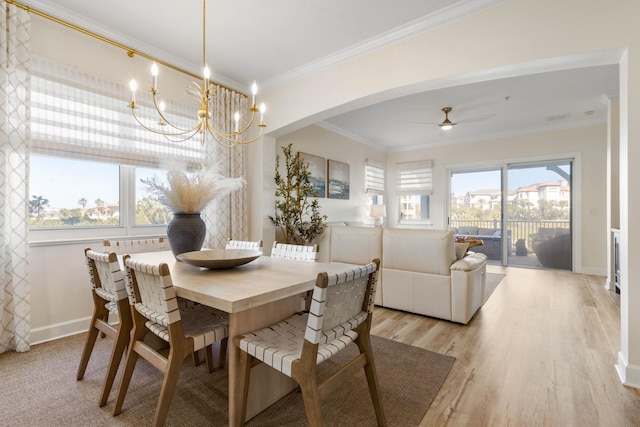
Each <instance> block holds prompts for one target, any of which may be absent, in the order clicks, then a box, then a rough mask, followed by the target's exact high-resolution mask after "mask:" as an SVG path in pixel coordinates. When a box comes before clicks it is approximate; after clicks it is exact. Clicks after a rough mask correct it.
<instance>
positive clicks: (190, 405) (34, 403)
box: [0, 334, 455, 427]
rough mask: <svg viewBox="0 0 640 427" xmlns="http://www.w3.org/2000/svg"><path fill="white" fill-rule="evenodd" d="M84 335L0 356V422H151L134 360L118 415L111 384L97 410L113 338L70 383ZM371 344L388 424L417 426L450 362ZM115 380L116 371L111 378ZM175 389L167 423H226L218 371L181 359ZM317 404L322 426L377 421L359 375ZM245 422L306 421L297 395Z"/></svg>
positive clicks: (145, 379)
mask: <svg viewBox="0 0 640 427" xmlns="http://www.w3.org/2000/svg"><path fill="white" fill-rule="evenodd" d="M85 336H86V335H85V334H80V335H76V336H72V337H67V338H63V339H59V340H56V341H52V342H49V343H44V344H40V345H36V346H34V347H33V348H32V349H31V351H29V352H27V353H5V354H2V355H0V366H1V367H2V381H0V408H2V411H0V425H2V426H6V427H10V426H20V427H24V426H41V427H46V426H70V427H73V426H88V425H91V426H136V427H142V426H147V425H150V424H151V419H152V417H153V413H154V411H155V405H156V403H157V398H158V393H159V391H160V384H161V375H160V373H159V371H157V370H156V369H154V368H153V367H151V365H149V364H147V363H146V362H145V361H143V360H140V361H139V362H138V364H137V366H136V370H135V372H134V375H133V379H132V382H131V386H130V388H129V392H128V393H127V397H126V399H125V402H124V406H123V412H122V413H121V414H120V415H118V416H117V417H113V416H112V415H111V413H112V410H113V404H114V401H115V395H116V387H114V390H113V391H112V392H111V396H110V399H109V402H108V403H107V405H106V406H104V407H102V408H99V407H98V398H99V394H100V389H101V387H102V381H103V376H104V372H105V367H106V364H107V361H108V358H109V353H110V350H111V343H112V341H111V340H110V339H108V338H105V339H99V340H98V342H97V344H96V348H95V349H94V352H93V354H92V356H91V360H90V361H89V366H88V368H87V372H86V374H85V377H84V379H83V380H81V381H76V380H75V374H76V370H77V367H78V361H79V358H80V354H81V351H82V346H83V344H84V339H85ZM372 342H373V349H374V357H375V362H376V367H377V371H378V379H379V382H380V387H381V394H382V399H383V403H384V409H385V412H386V418H387V423H388V425H389V426H417V425H419V424H420V421H421V420H422V418H423V417H424V415H425V413H426V411H427V409H428V408H429V405H430V404H431V402H432V401H433V399H434V398H435V396H436V394H437V393H438V390H439V389H440V387H441V386H442V384H443V382H444V380H445V379H446V377H447V375H448V373H449V371H450V369H451V367H452V366H453V363H454V361H455V359H454V358H453V357H450V356H445V355H441V354H437V353H433V352H430V351H427V350H424V349H421V348H418V347H412V346H409V345H405V344H402V343H398V342H395V341H391V340H387V339H384V338H380V337H375V336H374V337H372ZM351 347H353V348H352V349H351V350H352V351H353V352H355V351H357V350H356V349H355V346H351ZM215 350H216V351H217V348H216V349H215ZM345 356H346V354H345ZM341 357H342V356H341ZM337 360H338V359H337ZM118 379H119V374H118V378H116V382H117V381H118ZM177 387H178V388H177V390H176V393H175V395H174V398H173V401H172V404H171V409H170V411H169V416H168V418H167V422H166V425H167V426H183V425H190V426H226V425H227V424H228V414H227V389H228V381H227V373H226V371H225V370H218V371H215V372H214V373H212V374H209V373H208V372H207V369H206V367H205V364H202V365H200V366H198V367H194V366H193V363H192V362H191V361H190V359H187V360H186V361H185V364H184V366H183V371H182V372H181V375H180V379H179V381H178V386H177ZM321 406H322V411H323V417H324V421H325V425H327V426H338V425H339V426H358V427H363V426H374V425H376V422H375V415H374V412H373V405H372V403H371V399H370V397H369V394H368V391H367V385H366V379H365V376H364V373H362V372H360V373H358V374H357V375H354V376H353V378H352V379H350V380H349V381H348V382H347V383H345V384H344V385H343V386H342V387H341V388H340V389H339V390H337V392H334V393H332V394H331V395H330V396H327V397H326V398H325V399H323V400H322V402H321ZM248 425H249V426H254V427H255V426H304V425H306V419H305V416H304V408H303V403H302V396H301V394H300V392H299V391H293V392H292V393H290V394H289V395H287V396H285V397H284V398H283V399H281V400H280V401H279V402H277V403H276V404H274V405H273V406H271V407H270V408H268V409H267V410H266V411H264V412H262V413H261V414H259V415H258V416H256V417H255V418H254V419H252V420H250V421H249V423H248Z"/></svg>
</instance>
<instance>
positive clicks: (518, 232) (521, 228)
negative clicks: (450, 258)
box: [451, 219, 571, 251]
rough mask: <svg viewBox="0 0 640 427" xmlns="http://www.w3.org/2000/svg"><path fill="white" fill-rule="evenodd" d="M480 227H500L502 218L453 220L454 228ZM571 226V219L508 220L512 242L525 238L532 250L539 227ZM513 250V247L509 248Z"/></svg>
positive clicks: (564, 227)
mask: <svg viewBox="0 0 640 427" xmlns="http://www.w3.org/2000/svg"><path fill="white" fill-rule="evenodd" d="M465 226H471V227H480V228H493V229H496V230H497V229H499V228H500V220H497V219H493V220H475V219H456V220H451V227H452V228H454V227H455V228H459V227H465ZM570 226H571V222H570V221H569V220H514V221H507V230H508V231H510V232H511V233H510V234H511V242H512V244H513V245H515V243H516V242H517V241H518V240H521V239H523V240H524V241H525V242H526V243H527V246H528V248H529V250H530V251H531V250H532V246H533V245H532V244H531V238H532V236H534V235H536V234H538V232H539V229H541V228H563V229H569V228H570ZM509 249H510V250H513V248H509Z"/></svg>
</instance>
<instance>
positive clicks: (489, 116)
mask: <svg viewBox="0 0 640 427" xmlns="http://www.w3.org/2000/svg"><path fill="white" fill-rule="evenodd" d="M495 116H496V115H495V113H488V114H481V115H479V116H473V117H469V118H467V119H462V120H458V121H457V122H455V123H472V122H481V121H483V120H489V119H492V118H494V117H495Z"/></svg>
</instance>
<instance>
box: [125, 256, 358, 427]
mask: <svg viewBox="0 0 640 427" xmlns="http://www.w3.org/2000/svg"><path fill="white" fill-rule="evenodd" d="M130 256H131V259H133V260H135V261H140V262H144V263H148V264H161V263H166V264H167V265H168V267H169V271H170V273H171V279H172V282H173V286H174V287H175V290H176V294H177V296H178V297H181V298H184V299H188V300H191V301H195V302H198V303H201V304H204V305H207V306H210V307H213V308H216V309H219V310H223V311H225V312H227V313H229V346H228V356H229V362H228V372H229V425H230V426H232V425H235V424H236V420H235V416H234V414H235V413H236V411H235V408H236V407H237V405H240V404H241V402H239V399H240V397H239V396H236V394H237V393H236V381H237V377H238V366H239V360H240V350H239V349H238V348H237V347H236V346H235V345H233V343H232V341H233V337H235V336H238V335H242V334H244V333H247V332H251V331H254V330H257V329H260V328H263V327H266V326H269V325H272V324H274V323H277V322H279V321H281V320H284V319H286V318H287V317H289V316H291V315H292V314H294V313H296V312H299V311H300V310H301V302H302V296H303V294H305V293H306V292H307V291H309V290H311V289H313V287H314V285H315V283H316V278H317V276H318V274H319V273H322V272H327V273H329V274H332V273H337V272H340V271H342V270H346V269H349V268H353V264H346V263H336V262H311V261H299V260H292V259H284V258H272V257H269V256H264V255H262V256H260V257H258V258H256V259H255V260H253V261H251V262H249V263H247V264H244V265H240V266H236V267H234V268H227V269H208V268H203V267H197V266H194V265H190V264H187V263H185V262H182V261H180V260H177V259H176V258H175V256H174V255H173V253H172V252H171V251H161V252H143V253H136V254H131V255H130ZM252 369H253V370H252V372H251V380H250V385H249V396H248V402H247V416H246V419H247V420H249V419H250V418H252V417H253V416H255V415H257V414H258V413H260V412H261V411H262V410H264V409H266V408H267V407H269V406H270V405H272V404H273V403H275V402H276V401H278V400H279V399H281V398H282V397H284V396H285V395H286V394H288V393H289V392H290V391H292V390H293V389H295V387H296V386H297V384H296V383H295V381H293V380H292V379H291V378H289V377H287V376H285V375H283V374H281V373H280V372H277V371H276V370H274V369H271V368H270V367H268V366H266V365H264V364H260V365H257V366H255V367H253V368H252Z"/></svg>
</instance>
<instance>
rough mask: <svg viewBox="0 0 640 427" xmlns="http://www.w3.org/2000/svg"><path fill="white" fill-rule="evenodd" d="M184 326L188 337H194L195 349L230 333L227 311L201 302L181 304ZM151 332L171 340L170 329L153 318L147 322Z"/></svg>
mask: <svg viewBox="0 0 640 427" xmlns="http://www.w3.org/2000/svg"><path fill="white" fill-rule="evenodd" d="M180 317H181V318H182V328H183V330H184V335H185V337H187V338H193V349H194V350H195V351H197V350H200V349H201V348H205V347H206V346H209V345H211V344H213V343H215V342H216V341H220V340H222V339H223V338H225V337H227V336H228V335H229V318H228V316H227V313H224V312H222V311H218V310H216V309H214V308H211V307H207V306H206V305H200V304H189V305H186V306H185V305H184V304H180ZM145 325H146V327H147V328H149V330H150V331H151V332H153V333H154V334H156V335H157V336H158V337H160V338H162V339H163V340H164V341H166V342H169V329H168V328H167V326H164V325H162V324H160V323H156V322H153V321H151V320H149V321H147V322H146V323H145Z"/></svg>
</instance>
